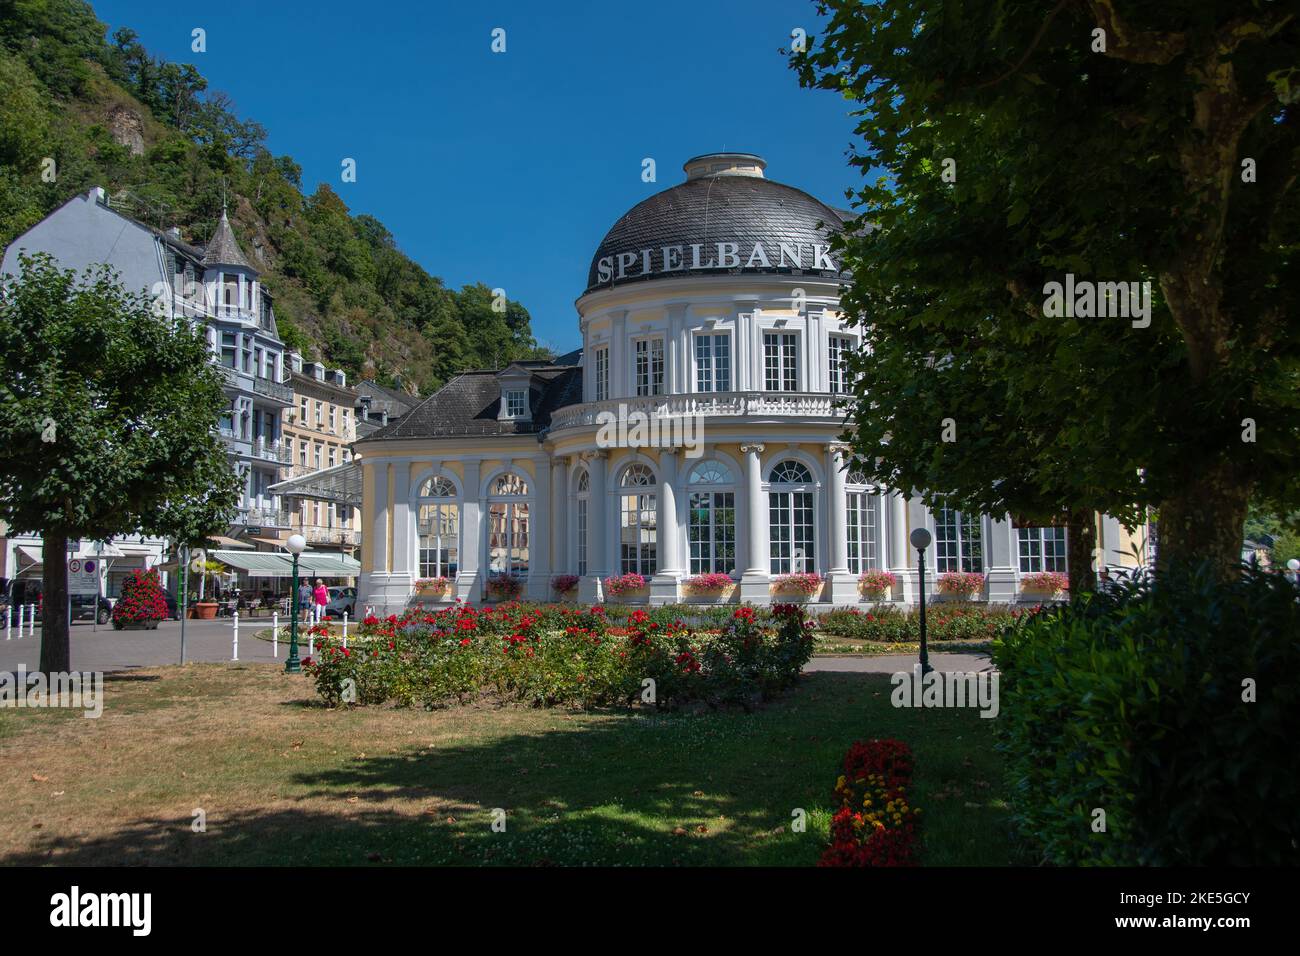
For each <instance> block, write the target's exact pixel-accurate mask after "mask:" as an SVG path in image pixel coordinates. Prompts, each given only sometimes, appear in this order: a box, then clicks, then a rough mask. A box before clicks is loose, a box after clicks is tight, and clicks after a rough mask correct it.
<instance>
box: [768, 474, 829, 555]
mask: <svg viewBox="0 0 1300 956" xmlns="http://www.w3.org/2000/svg"><path fill="white" fill-rule="evenodd" d="M767 480H768V495H767V502H768V529H769V531H768V533H769V541H770V544H771V551H772V573H773V574H789V573H791V572H799V571H814V570H816V567H817V540H816V531H817V528H816V522H817V510H816V504H815V498H814V494H813V492H814V485H813V477H812V473H811V472H810V471H809V470H808V466H807V465H805V464H803V463H802V462H799V461H796V460H795V459H793V458H787V459H785V460H784V461H780V462H777V463H776V465H774V466H773V468H772V470H771V472H769V473H768V476H767Z"/></svg>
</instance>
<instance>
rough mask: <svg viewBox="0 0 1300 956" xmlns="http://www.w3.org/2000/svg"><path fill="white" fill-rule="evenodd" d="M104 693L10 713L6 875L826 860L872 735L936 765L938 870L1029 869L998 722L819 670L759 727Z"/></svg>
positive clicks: (1, 851)
mask: <svg viewBox="0 0 1300 956" xmlns="http://www.w3.org/2000/svg"><path fill="white" fill-rule="evenodd" d="M106 693H107V697H106V708H105V713H104V716H103V718H101V719H99V720H83V719H81V718H80V717H72V716H70V715H69V714H67V713H59V712H50V711H26V710H24V711H8V710H5V711H0V786H2V787H3V790H4V792H5V794H6V800H5V803H4V805H3V807H2V808H0V862H4V863H41V862H53V863H64V864H75V863H81V864H96V863H109V864H113V863H149V864H168V863H183V864H249V865H267V864H321V865H358V864H360V865H375V864H378V863H392V864H443V863H451V864H483V863H488V864H511V863H521V864H529V865H545V864H561V865H582V864H602V865H638V864H652V865H655V864H657V865H765V864H766V865H808V864H812V863H814V862H815V861H816V860H817V857H818V856H819V854H820V853H821V850H822V849H823V847H824V845H825V843H826V838H827V826H828V823H829V816H830V810H831V804H830V792H831V788H832V787H833V785H834V783H835V778H836V776H837V774H838V768H839V762H840V760H841V758H842V757H843V754H844V751H845V750H846V748H847V747H848V745H849V744H850V743H851V742H852V741H853V740H855V739H862V738H867V737H872V736H896V737H900V738H902V739H904V740H906V741H907V742H908V743H910V744H911V745H912V747H913V748H914V750H915V752H916V780H915V785H914V802H915V804H916V805H918V806H920V807H921V808H922V809H923V814H924V862H925V863H926V864H927V865H996V864H1006V863H1010V862H1018V861H1016V860H1015V859H1014V852H1015V851H1014V848H1013V845H1012V840H1011V836H1010V832H1009V825H1008V820H1007V813H1006V808H1005V804H1004V802H1003V800H1002V799H1001V797H1000V786H1001V778H1000V760H999V758H998V756H997V755H996V754H995V753H994V752H993V748H992V727H991V724H992V721H989V720H981V719H980V718H979V717H978V714H977V712H976V711H974V710H966V711H934V710H931V711H920V710H895V709H894V708H893V707H891V706H890V704H889V684H888V677H887V676H886V675H870V674H827V673H819V674H811V675H808V676H807V677H806V678H805V679H804V681H803V682H802V684H801V685H800V686H799V687H798V688H797V689H796V690H795V691H793V692H791V693H790V694H789V695H787V696H786V697H785V698H783V699H781V700H779V701H776V702H773V703H771V704H769V705H768V706H766V707H765V708H763V709H762V710H760V711H757V712H755V713H752V714H745V713H743V712H739V711H737V712H728V713H708V712H706V713H698V714H687V713H682V714H672V715H657V714H654V713H643V712H638V713H632V712H627V711H610V712H601V713H577V712H573V711H567V710H531V709H525V708H520V707H515V706H511V707H496V706H493V705H489V704H477V705H473V706H468V707H463V708H456V709H451V710H443V711H436V712H425V711H415V710H394V709H389V708H373V709H363V710H352V711H329V710H325V709H322V708H320V707H319V706H317V705H316V704H315V702H314V696H313V695H312V693H311V691H310V684H309V683H308V682H307V681H306V680H305V679H303V678H290V677H286V676H285V675H283V674H280V673H279V672H278V671H277V670H276V669H275V668H273V667H269V666H262V665H248V666H242V667H241V666H233V667H232V666H229V665H190V666H189V667H187V668H177V667H171V668H160V669H155V670H149V671H135V672H131V673H130V674H128V675H122V676H119V677H116V678H115V677H114V676H113V675H110V676H109V683H108V688H107V692H106ZM498 807H499V808H502V809H504V810H505V811H506V830H505V832H504V833H496V832H493V830H492V828H491V822H492V810H493V809H494V808H498ZM195 808H202V809H203V810H204V811H205V813H206V818H207V832H205V833H194V832H192V830H191V826H190V824H191V820H192V811H193V810H194V809H195ZM796 809H803V810H805V811H807V812H808V817H809V827H808V830H807V832H806V833H793V832H791V827H790V824H791V820H792V813H793V812H794V811H795V810H796Z"/></svg>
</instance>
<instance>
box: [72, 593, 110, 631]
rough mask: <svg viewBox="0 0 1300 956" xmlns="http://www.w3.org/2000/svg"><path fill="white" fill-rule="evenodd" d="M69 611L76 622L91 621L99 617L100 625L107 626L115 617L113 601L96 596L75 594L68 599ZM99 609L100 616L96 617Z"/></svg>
mask: <svg viewBox="0 0 1300 956" xmlns="http://www.w3.org/2000/svg"><path fill="white" fill-rule="evenodd" d="M68 605H69V609H70V610H71V613H72V620H74V621H90V620H95V619H96V617H98V621H99V623H100V624H107V623H108V622H109V621H110V620H111V619H112V617H113V600H112V599H111V598H106V597H100V596H99V595H96V594H73V595H70V596H69V598H68ZM96 607H98V609H99V612H98V616H97V615H96V611H95V609H96Z"/></svg>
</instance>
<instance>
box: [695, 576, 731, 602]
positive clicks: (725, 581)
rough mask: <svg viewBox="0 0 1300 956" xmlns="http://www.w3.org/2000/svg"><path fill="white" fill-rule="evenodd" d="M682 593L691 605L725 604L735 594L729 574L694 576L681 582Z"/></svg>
mask: <svg viewBox="0 0 1300 956" xmlns="http://www.w3.org/2000/svg"><path fill="white" fill-rule="evenodd" d="M682 591H683V592H684V593H685V595H686V599H687V601H689V602H690V603H692V604H726V603H727V602H728V601H729V600H730V599H731V598H732V597H733V596H734V595H735V594H736V593H737V591H736V582H735V581H734V580H732V577H731V575H730V574H723V573H721V572H713V573H709V574H696V575H694V576H692V577H689V578H687V579H686V580H685V581H683V582H682Z"/></svg>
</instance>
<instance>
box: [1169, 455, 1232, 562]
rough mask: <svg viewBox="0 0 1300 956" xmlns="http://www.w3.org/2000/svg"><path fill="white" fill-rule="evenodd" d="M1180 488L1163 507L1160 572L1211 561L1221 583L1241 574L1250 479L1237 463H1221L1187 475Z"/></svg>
mask: <svg viewBox="0 0 1300 956" xmlns="http://www.w3.org/2000/svg"><path fill="white" fill-rule="evenodd" d="M1176 487H1177V489H1178V491H1177V492H1176V493H1175V494H1173V495H1171V496H1170V497H1168V498H1166V499H1165V500H1164V501H1162V502H1161V503H1160V515H1159V523H1158V525H1157V529H1158V531H1157V536H1156V573H1157V574H1166V573H1168V572H1169V571H1172V570H1176V569H1180V568H1181V569H1186V568H1192V567H1195V566H1196V565H1198V564H1201V563H1202V562H1206V561H1208V562H1209V564H1210V568H1211V570H1212V571H1213V572H1214V574H1215V575H1216V576H1218V577H1219V578H1221V579H1223V580H1227V579H1228V578H1230V577H1232V576H1233V575H1235V574H1237V572H1238V571H1239V570H1240V568H1241V545H1242V541H1243V538H1242V535H1243V534H1244V528H1245V524H1246V507H1247V504H1248V503H1249V501H1250V490H1251V483H1250V480H1249V479H1248V478H1247V477H1245V476H1244V474H1242V473H1241V472H1240V470H1239V469H1238V467H1237V466H1236V464H1234V463H1233V462H1230V461H1219V462H1214V463H1211V464H1210V465H1208V466H1205V467H1201V468H1198V469H1196V470H1194V471H1189V472H1188V473H1186V474H1184V475H1183V476H1182V480H1181V481H1179V482H1178V483H1177V485H1176Z"/></svg>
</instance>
